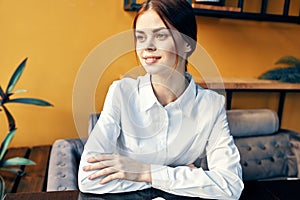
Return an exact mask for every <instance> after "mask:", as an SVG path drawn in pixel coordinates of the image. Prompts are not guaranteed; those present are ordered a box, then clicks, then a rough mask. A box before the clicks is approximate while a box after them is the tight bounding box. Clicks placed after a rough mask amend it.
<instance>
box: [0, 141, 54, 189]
mask: <svg viewBox="0 0 300 200" xmlns="http://www.w3.org/2000/svg"><path fill="white" fill-rule="evenodd" d="M50 151H51V146H50V145H46V146H34V147H31V148H30V147H18V148H9V149H8V150H7V152H6V154H5V157H4V159H8V158H13V157H23V158H29V159H30V160H32V161H34V162H36V165H28V166H14V168H15V167H17V168H20V169H22V170H23V171H24V172H25V174H24V175H22V176H21V175H18V174H14V173H11V172H7V171H1V172H0V173H1V175H2V176H3V178H4V180H5V192H6V193H16V192H42V191H46V184H47V172H48V162H49V156H50Z"/></svg>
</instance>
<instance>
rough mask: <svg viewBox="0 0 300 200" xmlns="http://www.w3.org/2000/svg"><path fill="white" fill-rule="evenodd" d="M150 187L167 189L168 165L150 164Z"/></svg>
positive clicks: (168, 183)
mask: <svg viewBox="0 0 300 200" xmlns="http://www.w3.org/2000/svg"><path fill="white" fill-rule="evenodd" d="M151 178H152V187H153V188H157V189H160V190H168V189H169V187H170V178H169V174H168V167H167V166H162V165H151Z"/></svg>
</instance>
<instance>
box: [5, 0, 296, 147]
mask: <svg viewBox="0 0 300 200" xmlns="http://www.w3.org/2000/svg"><path fill="white" fill-rule="evenodd" d="M133 16H134V13H131V12H125V11H123V1H121V0H113V1H105V3H104V1H99V0H77V1H75V0H52V1H40V0H26V1H20V0H2V1H1V2H0V84H1V86H2V87H6V84H7V82H8V79H9V77H10V75H11V74H12V72H13V71H14V69H15V68H16V66H17V65H18V64H19V63H20V62H21V60H23V59H24V58H25V57H29V60H28V63H27V68H26V69H25V71H24V74H23V75H22V77H21V79H20V82H19V83H18V85H17V88H16V89H23V88H24V89H27V90H28V93H25V94H23V96H28V97H38V98H42V99H45V100H48V101H50V102H51V103H52V104H54V107H52V108H42V107H35V106H28V105H9V108H10V110H11V111H12V113H13V115H14V116H15V118H16V121H17V127H18V131H17V133H16V137H15V138H14V140H13V143H12V146H24V145H29V146H31V145H37V144H51V143H53V141H54V140H55V139H58V138H70V137H78V133H77V130H76V128H75V124H74V121H73V113H72V92H73V86H74V82H75V79H76V75H77V73H78V71H79V69H80V67H81V65H82V63H83V61H84V59H85V58H86V56H87V55H89V53H90V52H91V51H92V50H93V49H94V48H95V47H96V46H97V45H98V44H99V43H101V42H102V41H105V40H106V39H108V38H109V37H111V36H113V35H115V34H118V33H120V32H123V31H126V30H129V29H130V28H131V24H132V19H133ZM197 22H198V28H199V35H198V38H199V42H200V43H201V44H202V45H203V46H204V47H205V49H206V50H207V51H208V52H209V54H210V55H211V57H212V58H213V60H214V61H215V62H216V64H217V66H218V68H219V70H220V73H221V74H222V76H224V77H257V76H259V75H260V74H261V73H263V72H265V71H266V70H268V69H271V68H273V67H274V62H275V61H276V60H278V58H280V57H282V56H285V55H294V56H296V57H298V58H299V57H300V40H299V33H300V26H299V25H296V24H283V23H267V22H254V21H242V20H229V19H216V18H207V17H197ZM135 65H136V60H135V58H134V56H133V54H132V53H129V55H124V56H122V57H121V58H120V59H118V60H116V61H115V62H113V63H112V64H111V66H110V68H109V69H107V70H106V71H105V73H104V76H102V77H101V80H100V81H99V86H98V88H97V90H98V92H97V95H96V96H95V97H94V98H95V99H96V102H97V103H96V110H98V111H99V110H100V109H101V108H102V104H103V99H104V96H105V92H106V91H107V87H108V85H109V84H110V83H111V81H112V80H114V79H117V78H118V77H119V75H120V74H122V73H124V72H125V71H126V70H128V69H130V67H131V66H135ZM87 81H88V80H87ZM18 96H21V95H18ZM262 96H263V98H262V99H261V98H259V99H258V100H257V98H258V95H256V94H255V95H253V94H252V95H247V94H241V95H239V96H238V97H237V98H235V99H234V101H233V107H234V108H241V107H247V108H251V107H270V108H274V107H275V109H276V106H275V105H276V102H277V96H276V94H271V95H265V94H262ZM249 99H250V100H249ZM299 99H300V95H299V94H290V95H288V98H287V101H286V107H285V112H284V119H283V127H286V128H291V129H294V130H297V131H300V124H299V123H298V121H297V119H299V117H300V112H299V110H300V104H299ZM253 102H254V104H255V105H253ZM0 114H1V116H0V131H1V138H2V137H4V133H5V132H6V131H7V130H6V126H7V124H6V121H5V118H4V114H3V112H1V113H0ZM83 120H85V119H83ZM86 120H87V119H86Z"/></svg>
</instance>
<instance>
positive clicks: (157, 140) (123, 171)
mask: <svg viewBox="0 0 300 200" xmlns="http://www.w3.org/2000/svg"><path fill="white" fill-rule="evenodd" d="M134 31H135V33H134V37H135V43H136V54H137V57H138V58H139V61H140V63H141V65H142V66H143V67H144V69H145V70H146V72H147V74H146V75H145V76H141V77H138V78H137V79H136V80H134V79H130V78H124V79H122V80H119V81H115V82H114V83H113V84H112V85H111V86H110V88H109V91H108V93H107V96H106V100H105V103H104V107H103V111H102V112H101V116H100V118H99V120H98V122H97V125H96V126H95V128H94V130H93V131H92V133H91V135H90V136H89V139H88V141H87V143H86V145H85V149H84V152H83V154H82V157H81V162H80V167H79V188H80V190H81V191H82V192H88V193H98V194H103V193H118V192H129V191H136V190H143V189H146V188H151V187H152V188H156V189H159V190H163V191H166V192H168V193H171V194H176V195H182V196H192V197H202V198H214V199H238V198H239V196H240V194H241V191H242V189H243V182H242V178H241V177H242V172H241V166H240V164H239V161H240V157H239V152H238V149H237V148H236V146H235V144H234V141H233V138H232V136H231V135H230V131H229V128H228V123H227V118H226V111H225V109H224V97H223V96H221V95H219V94H217V93H215V92H213V91H210V90H204V89H202V88H201V87H200V86H198V85H196V84H195V82H194V80H193V78H192V76H191V75H190V74H188V73H187V72H186V65H187V58H188V56H190V55H191V54H192V52H193V51H194V49H195V46H196V37H197V27H196V21H195V16H194V14H193V9H192V8H191V6H190V4H189V3H188V2H187V1H186V0H148V1H146V2H145V3H144V4H143V5H142V7H141V9H140V10H139V11H138V13H137V16H136V17H135V19H134ZM205 157H206V158H207V164H208V170H205V169H204V168H202V167H200V166H198V165H196V163H197V161H199V160H201V159H202V158H205Z"/></svg>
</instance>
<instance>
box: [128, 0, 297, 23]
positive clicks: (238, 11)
mask: <svg viewBox="0 0 300 200" xmlns="http://www.w3.org/2000/svg"><path fill="white" fill-rule="evenodd" d="M244 1H245V0H238V2H237V5H236V6H233V7H232V6H222V5H221V6H220V5H208V4H199V3H193V1H192V0H189V2H190V3H191V5H192V6H193V7H194V12H195V14H196V15H199V16H209V17H218V18H231V19H243V20H256V21H271V22H285V23H296V24H300V8H299V12H298V13H299V14H298V15H297V16H292V15H289V11H290V0H285V1H284V6H283V10H282V13H281V14H269V13H267V7H268V0H262V1H261V9H260V12H248V11H244ZM223 4H224V5H226V0H223ZM140 6H141V5H140V4H139V3H137V2H136V0H124V10H125V11H137V10H138V9H139V8H140Z"/></svg>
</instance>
